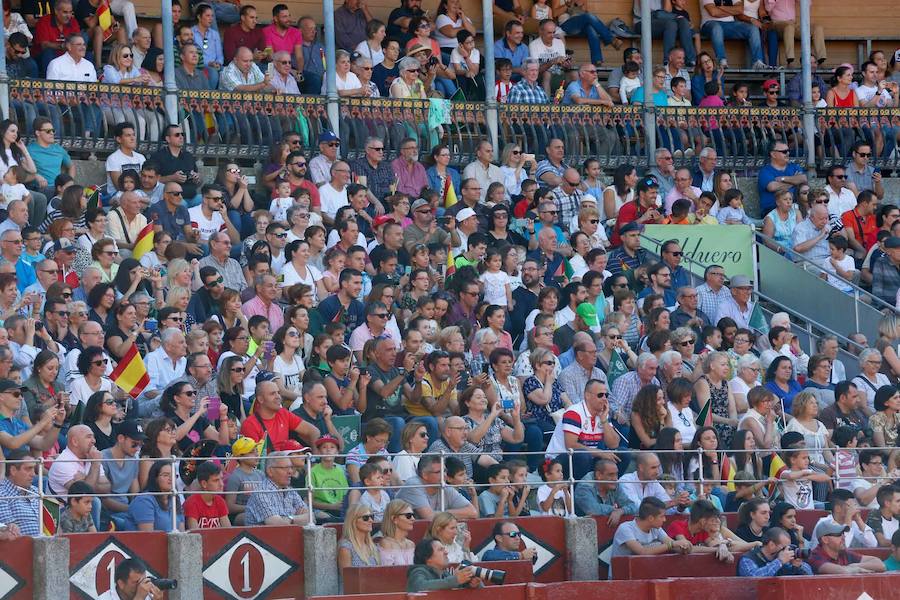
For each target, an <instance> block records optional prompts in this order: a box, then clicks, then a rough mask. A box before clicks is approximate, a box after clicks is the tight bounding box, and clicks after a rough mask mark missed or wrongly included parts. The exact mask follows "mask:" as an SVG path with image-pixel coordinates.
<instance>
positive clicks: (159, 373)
mask: <svg viewBox="0 0 900 600" xmlns="http://www.w3.org/2000/svg"><path fill="white" fill-rule="evenodd" d="M160 339H161V340H162V345H161V346H160V347H159V348H157V349H156V350H154V351H153V352H150V353H148V354H147V356H146V357H145V358H144V362H145V363H146V365H147V374H148V375H149V376H150V384H149V385H148V386H147V390H146V391H157V392H161V391H162V390H164V389H166V387H168V385H169V384H170V383H172V382H173V381H175V380H176V379H180V378H181V377H183V376H184V369H185V367H186V366H187V358H186V356H187V342H185V339H184V334H183V333H182V332H181V330H180V329H176V328H175V327H170V328H168V329H165V330H163V332H162V333H161V334H160ZM151 405H152V406H151ZM157 406H158V403H156V402H151V401H149V399H148V401H146V402H139V405H138V415H139V416H141V417H145V416H149V414H150V412H151V411H152V409H154V408H156V407H157Z"/></svg>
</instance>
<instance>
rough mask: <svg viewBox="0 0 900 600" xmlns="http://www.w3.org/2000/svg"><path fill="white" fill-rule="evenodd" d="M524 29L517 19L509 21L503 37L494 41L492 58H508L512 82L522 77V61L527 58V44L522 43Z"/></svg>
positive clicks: (523, 72)
mask: <svg viewBox="0 0 900 600" xmlns="http://www.w3.org/2000/svg"><path fill="white" fill-rule="evenodd" d="M524 35H525V29H524V28H523V27H522V24H521V23H519V22H518V21H509V22H508V23H507V24H506V28H505V30H504V34H503V39H500V40H497V41H496V42H494V58H495V59H497V58H508V59H509V62H511V63H512V66H513V76H512V80H513V82H517V81H519V80H520V79H522V76H523V75H524V74H525V70H524V69H523V64H522V63H523V62H524V61H525V59H526V58H528V46H526V45H525V44H523V43H522V38H523V36H524Z"/></svg>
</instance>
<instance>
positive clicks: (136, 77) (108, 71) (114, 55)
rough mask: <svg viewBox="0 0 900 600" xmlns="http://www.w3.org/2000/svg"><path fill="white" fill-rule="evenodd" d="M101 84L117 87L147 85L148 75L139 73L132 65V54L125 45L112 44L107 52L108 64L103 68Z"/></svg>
mask: <svg viewBox="0 0 900 600" xmlns="http://www.w3.org/2000/svg"><path fill="white" fill-rule="evenodd" d="M103 83H111V84H118V85H148V84H149V83H150V75H148V74H147V73H141V69H140V66H139V65H136V64H134V52H133V51H132V49H131V46H128V45H127V44H118V43H116V44H113V46H112V48H110V50H109V64H108V65H104V66H103Z"/></svg>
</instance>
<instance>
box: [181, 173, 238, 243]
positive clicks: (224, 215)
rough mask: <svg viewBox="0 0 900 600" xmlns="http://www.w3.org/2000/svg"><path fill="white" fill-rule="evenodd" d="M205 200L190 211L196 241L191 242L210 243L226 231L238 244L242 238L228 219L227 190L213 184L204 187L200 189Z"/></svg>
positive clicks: (233, 241)
mask: <svg viewBox="0 0 900 600" xmlns="http://www.w3.org/2000/svg"><path fill="white" fill-rule="evenodd" d="M200 194H201V195H202V196H203V200H202V201H201V202H200V204H198V205H197V206H195V207H193V208H191V209H190V210H188V214H189V215H190V217H191V231H192V233H193V236H194V239H191V240H188V241H189V242H194V243H197V242H203V243H208V242H209V238H210V237H212V236H213V235H214V234H216V233H219V232H220V231H224V232H225V233H227V234H228V237H229V238H231V243H232V244H238V243H240V241H241V236H240V234H239V233H238V230H237V229H236V228H235V226H234V224H232V222H231V219H229V218H228V210H227V209H226V208H225V190H224V189H223V188H222V186H220V185H218V184H215V183H212V184H208V185H204V186H203V187H202V188H201V189H200Z"/></svg>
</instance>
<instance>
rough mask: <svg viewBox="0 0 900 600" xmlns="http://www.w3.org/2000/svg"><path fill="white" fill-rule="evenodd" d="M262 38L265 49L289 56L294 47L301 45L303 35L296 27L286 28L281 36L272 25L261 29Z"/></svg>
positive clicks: (292, 53)
mask: <svg viewBox="0 0 900 600" xmlns="http://www.w3.org/2000/svg"><path fill="white" fill-rule="evenodd" d="M263 37H264V38H265V40H266V47H267V48H272V51H273V52H289V53H290V54H291V56H293V55H294V47H295V46H301V45H303V34H302V33H300V30H299V29H297V28H296V27H288V29H287V31H285V32H284V35H283V36H282V35H281V34H280V33H278V30H276V29H275V26H274V25H269V26H267V27H264V28H263Z"/></svg>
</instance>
